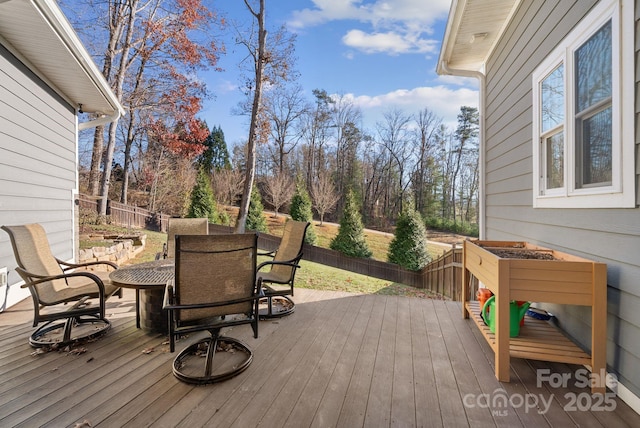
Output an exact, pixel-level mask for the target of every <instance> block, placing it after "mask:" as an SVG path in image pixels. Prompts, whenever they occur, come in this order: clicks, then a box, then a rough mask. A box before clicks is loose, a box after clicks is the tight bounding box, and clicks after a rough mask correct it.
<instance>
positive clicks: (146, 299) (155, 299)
mask: <svg viewBox="0 0 640 428" xmlns="http://www.w3.org/2000/svg"><path fill="white" fill-rule="evenodd" d="M139 292H140V304H139V308H140V309H139V310H140V327H142V328H143V329H145V330H149V331H153V332H156V333H163V334H167V333H168V331H169V314H168V312H167V311H165V310H164V309H162V301H163V299H164V288H160V287H158V288H145V289H142V290H139Z"/></svg>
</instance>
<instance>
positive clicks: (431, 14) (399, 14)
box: [289, 0, 451, 55]
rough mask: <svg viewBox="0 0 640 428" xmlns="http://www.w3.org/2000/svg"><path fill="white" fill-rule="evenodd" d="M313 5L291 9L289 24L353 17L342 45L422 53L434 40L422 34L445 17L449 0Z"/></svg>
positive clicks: (324, 0)
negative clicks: (426, 2) (312, 6)
mask: <svg viewBox="0 0 640 428" xmlns="http://www.w3.org/2000/svg"><path fill="white" fill-rule="evenodd" d="M313 4H314V6H315V7H314V8H307V9H302V10H297V11H294V12H293V13H292V17H291V19H290V20H289V25H290V27H291V28H293V29H303V28H307V27H310V26H315V25H320V24H323V23H326V22H330V21H353V25H352V26H353V27H356V26H358V27H360V28H352V29H351V30H348V31H347V32H346V34H345V35H344V36H343V38H342V41H343V43H344V44H345V45H347V46H349V47H351V48H354V49H358V50H360V51H362V52H365V53H388V54H390V55H397V54H400V53H425V52H432V51H434V50H435V49H436V46H437V44H438V41H435V40H430V39H428V38H425V37H424V35H428V34H431V33H433V28H432V26H433V24H434V22H435V21H436V20H438V19H441V18H444V17H446V14H447V12H448V10H449V6H450V4H451V0H432V1H430V2H429V4H428V5H426V4H425V1H424V0H374V1H363V0H313Z"/></svg>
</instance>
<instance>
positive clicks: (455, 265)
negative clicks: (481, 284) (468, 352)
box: [209, 224, 462, 300]
mask: <svg viewBox="0 0 640 428" xmlns="http://www.w3.org/2000/svg"><path fill="white" fill-rule="evenodd" d="M228 231H229V228H228V227H226V226H219V225H214V224H210V225H209V233H228ZM279 245H280V237H278V236H274V235H269V234H266V233H260V235H259V237H258V246H259V247H260V248H261V249H263V250H266V251H272V250H276V249H277V248H278V246H279ZM302 251H303V255H302V258H303V259H304V260H308V261H310V262H314V263H319V264H322V265H325V266H331V267H334V268H338V269H343V270H347V271H350V272H355V273H359V274H362V275H367V276H371V277H373V278H379V279H383V280H386V281H392V282H398V283H401V284H405V285H411V286H413V287H416V288H421V289H425V290H429V291H432V292H434V293H438V294H440V295H443V296H445V297H448V298H450V299H452V300H461V297H462V296H461V293H462V283H461V281H462V248H455V247H454V248H452V249H451V250H449V251H447V252H446V253H445V254H443V255H442V256H440V257H439V258H437V259H436V260H433V261H432V262H431V263H429V264H428V265H427V266H425V267H424V268H422V269H421V270H419V271H411V270H408V269H404V268H402V267H400V266H398V265H396V264H393V263H387V262H382V261H379V260H373V259H363V258H357V257H348V256H345V255H344V254H342V253H340V252H338V251H334V250H331V249H328V248H321V247H316V246H313V245H307V244H304V246H303V250H302Z"/></svg>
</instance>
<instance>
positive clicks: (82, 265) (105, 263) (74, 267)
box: [56, 257, 119, 271]
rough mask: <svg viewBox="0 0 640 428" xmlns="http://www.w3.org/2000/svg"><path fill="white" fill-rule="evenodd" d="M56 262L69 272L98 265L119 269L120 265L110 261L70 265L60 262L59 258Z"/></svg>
mask: <svg viewBox="0 0 640 428" xmlns="http://www.w3.org/2000/svg"><path fill="white" fill-rule="evenodd" d="M56 261H57V262H58V264H59V265H61V266H66V267H65V268H63V269H62V270H63V271H67V270H69V269H77V268H81V267H87V266H96V265H107V266H111V267H112V268H114V269H118V267H119V266H118V265H117V264H116V263H114V262H110V261H106V260H104V261H94V262H85V263H69V262H65V261H63V260H60V259H59V258H57V257H56Z"/></svg>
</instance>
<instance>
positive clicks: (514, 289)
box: [462, 240, 607, 392]
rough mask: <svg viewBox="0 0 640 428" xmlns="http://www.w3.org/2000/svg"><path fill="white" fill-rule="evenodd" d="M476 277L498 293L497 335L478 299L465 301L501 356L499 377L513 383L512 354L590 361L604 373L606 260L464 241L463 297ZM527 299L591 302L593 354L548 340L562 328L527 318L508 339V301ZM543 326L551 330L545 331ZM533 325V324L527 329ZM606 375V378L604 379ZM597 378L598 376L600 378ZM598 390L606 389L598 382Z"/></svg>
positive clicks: (515, 244)
mask: <svg viewBox="0 0 640 428" xmlns="http://www.w3.org/2000/svg"><path fill="white" fill-rule="evenodd" d="M471 276H474V277H475V278H477V279H478V280H479V281H480V282H482V283H483V285H484V286H485V287H487V288H489V289H490V290H491V291H492V292H493V293H494V294H495V295H496V306H495V307H496V310H497V312H496V324H497V325H496V333H495V334H493V333H490V332H489V329H488V328H486V327H485V326H484V323H483V322H482V319H481V317H480V316H479V307H478V305H477V303H476V302H466V301H465V302H464V305H463V316H464V317H465V318H468V317H469V314H471V315H472V317H471V318H472V319H473V320H474V321H475V322H476V324H478V327H479V328H480V330H481V331H482V333H483V335H484V336H485V338H486V339H487V341H488V342H489V344H490V345H491V347H492V348H493V350H494V352H495V354H496V364H495V369H496V377H497V378H498V380H500V381H504V382H508V381H509V358H510V357H511V356H514V357H520V358H529V359H538V360H545V361H556V362H566V363H572V364H588V365H590V366H591V367H592V371H593V372H595V373H597V374H601V373H603V372H604V370H605V364H606V319H607V283H606V280H607V267H606V265H605V264H603V263H597V262H594V261H592V260H588V259H584V258H581V257H577V256H574V255H571V254H567V253H563V252H560V251H556V250H552V249H549V248H544V247H539V246H536V245H533V244H530V243H528V242H513V241H481V240H476V241H465V242H464V245H463V275H462V281H463V283H462V295H463V296H467V295H468V289H467V288H468V287H469V282H470V279H471ZM512 300H524V301H530V302H548V303H555V304H570V305H582V306H590V307H591V312H592V320H591V325H592V331H591V338H592V341H591V342H592V343H591V352H590V353H587V352H585V351H584V350H582V349H581V348H580V347H578V346H576V345H574V344H572V343H571V342H570V341H568V340H567V341H566V342H564V343H563V344H562V346H557V344H554V343H551V342H552V341H553V339H551V340H549V341H545V340H544V337H549V338H553V337H556V335H557V332H558V331H557V329H555V327H554V326H552V325H551V324H549V323H546V322H543V324H540V323H536V327H535V329H534V328H533V325H532V324H533V322H532V321H531V320H530V319H529V318H527V317H525V324H524V326H523V328H522V329H521V334H520V336H518V337H517V338H513V339H511V340H510V338H509V302H510V301H512ZM540 326H544V327H545V328H548V329H549V330H548V332H547V333H545V334H543V335H540V334H539V332H540V330H539V328H540ZM528 327H530V328H528ZM601 378H602V379H604V376H602V377H601ZM596 380H597V379H596ZM593 391H595V392H602V391H604V384H603V383H602V382H598V384H597V385H594V386H593Z"/></svg>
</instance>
